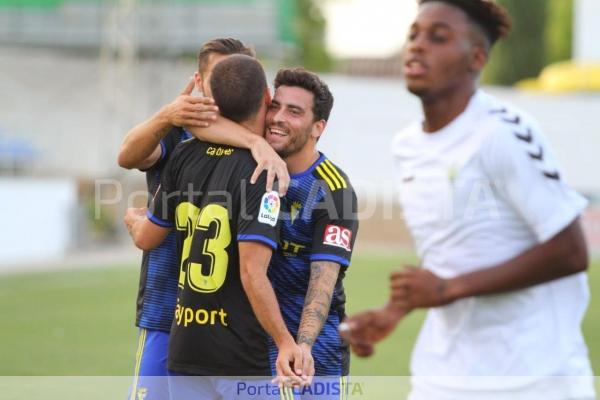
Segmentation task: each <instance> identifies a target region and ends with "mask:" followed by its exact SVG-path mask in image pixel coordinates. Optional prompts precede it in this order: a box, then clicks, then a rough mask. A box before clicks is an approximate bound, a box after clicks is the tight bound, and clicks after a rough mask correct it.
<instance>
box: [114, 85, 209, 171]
mask: <svg viewBox="0 0 600 400" xmlns="http://www.w3.org/2000/svg"><path fill="white" fill-rule="evenodd" d="M193 90H194V80H193V79H190V81H189V82H188V85H187V86H186V88H185V89H184V90H183V91H182V92H181V94H180V95H179V96H177V98H175V100H173V101H172V102H171V103H169V104H167V105H165V106H164V107H162V108H161V109H160V110H159V111H158V112H157V113H156V114H154V115H153V116H152V117H151V118H149V119H148V120H146V121H144V122H142V123H141V124H138V125H136V126H135V127H133V128H132V129H131V130H130V131H129V132H128V133H127V135H126V136H125V138H124V139H123V143H122V144H121V149H120V150H119V157H118V163H119V166H121V167H122V168H127V169H132V168H138V169H147V168H150V167H151V166H152V165H154V164H155V163H156V161H157V160H158V159H159V158H160V152H161V149H160V146H159V144H160V141H161V140H162V139H163V138H164V137H165V136H166V135H167V133H169V131H170V130H171V129H172V128H173V127H175V126H184V125H185V126H208V125H209V121H212V120H213V119H214V118H215V115H216V112H217V111H218V108H217V107H215V106H214V102H213V100H212V99H210V98H207V97H198V96H191V93H192V91H193Z"/></svg>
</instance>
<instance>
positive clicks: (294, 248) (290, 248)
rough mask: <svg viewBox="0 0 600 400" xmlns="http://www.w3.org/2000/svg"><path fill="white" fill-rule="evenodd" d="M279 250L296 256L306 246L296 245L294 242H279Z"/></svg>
mask: <svg viewBox="0 0 600 400" xmlns="http://www.w3.org/2000/svg"><path fill="white" fill-rule="evenodd" d="M280 245H281V250H282V251H284V252H290V253H292V254H293V255H297V254H298V253H299V252H300V250H302V249H304V248H306V246H304V245H301V244H298V243H294V242H290V241H288V240H281V243H280Z"/></svg>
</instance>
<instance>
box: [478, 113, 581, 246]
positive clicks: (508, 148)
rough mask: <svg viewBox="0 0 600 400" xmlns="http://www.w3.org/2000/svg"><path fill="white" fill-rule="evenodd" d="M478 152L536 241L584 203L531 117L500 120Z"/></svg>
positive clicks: (557, 229)
mask: <svg viewBox="0 0 600 400" xmlns="http://www.w3.org/2000/svg"><path fill="white" fill-rule="evenodd" d="M516 120H519V118H517V119H516ZM481 154H482V163H483V165H484V169H485V171H486V173H487V174H488V175H489V178H490V179H491V180H492V182H494V185H495V186H496V187H497V188H498V191H499V193H500V194H501V195H502V196H505V197H506V200H507V201H508V203H509V204H511V205H512V207H514V209H516V211H517V212H518V213H519V215H520V216H521V217H522V218H523V220H524V221H525V222H526V223H527V225H528V226H529V227H530V228H531V229H532V230H533V232H534V233H535V235H536V237H537V239H538V241H539V242H540V243H543V242H545V241H547V240H549V239H551V238H552V237H554V236H555V235H556V234H558V233H559V232H560V231H562V230H563V229H564V228H566V227H567V226H568V225H569V224H570V223H571V222H573V220H575V218H577V217H578V216H579V215H580V214H581V213H582V212H583V210H584V209H585V207H586V206H587V204H588V202H587V200H586V199H585V198H584V197H583V196H581V195H580V194H579V193H577V192H576V191H574V190H573V189H572V188H571V187H569V185H567V183H566V182H565V181H564V176H563V174H562V172H561V170H560V168H559V166H558V163H557V162H556V159H555V157H554V155H553V154H552V151H551V149H550V148H549V146H548V144H547V141H546V139H545V137H544V136H543V135H542V133H541V132H540V129H539V128H538V127H537V126H536V124H535V123H533V122H532V123H529V124H527V123H525V122H521V123H520V124H514V123H513V124H512V125H511V124H505V126H502V125H501V123H500V125H498V126H497V127H496V128H495V131H494V132H492V133H491V134H490V135H489V136H488V138H487V139H486V140H485V141H484V143H483V144H482V153H481Z"/></svg>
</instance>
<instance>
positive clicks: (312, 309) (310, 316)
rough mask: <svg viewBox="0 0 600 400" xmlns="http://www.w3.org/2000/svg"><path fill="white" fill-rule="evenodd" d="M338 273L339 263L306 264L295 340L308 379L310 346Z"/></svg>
mask: <svg viewBox="0 0 600 400" xmlns="http://www.w3.org/2000/svg"><path fill="white" fill-rule="evenodd" d="M339 272H340V264H338V263H335V262H330V261H315V262H312V263H311V264H310V280H309V282H308V291H307V292H306V297H305V299H304V308H303V309H302V318H301V320H300V327H299V329H298V336H297V338H296V341H297V343H298V345H299V346H300V348H302V355H303V359H304V362H303V371H302V377H303V378H304V379H307V380H308V382H310V381H311V380H312V377H313V375H314V374H315V368H314V360H313V358H312V346H313V345H314V344H315V341H316V340H317V336H319V333H320V332H321V329H322V328H323V324H324V323H325V321H326V320H327V315H329V308H330V307H331V298H332V296H333V290H334V288H335V283H336V282H337V279H338V275H339Z"/></svg>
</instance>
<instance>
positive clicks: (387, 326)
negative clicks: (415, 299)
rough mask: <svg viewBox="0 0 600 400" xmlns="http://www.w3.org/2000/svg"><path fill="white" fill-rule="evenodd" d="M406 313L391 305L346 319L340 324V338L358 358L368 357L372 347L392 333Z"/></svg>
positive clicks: (372, 349)
mask: <svg viewBox="0 0 600 400" xmlns="http://www.w3.org/2000/svg"><path fill="white" fill-rule="evenodd" d="M407 313H408V311H407V310H403V309H400V308H397V307H396V306H395V305H393V304H392V303H388V304H387V305H386V306H385V307H382V308H378V309H373V310H367V311H363V312H361V313H359V314H355V315H353V316H351V317H349V318H346V319H345V320H344V322H343V323H341V324H340V327H339V331H340V336H341V337H342V339H344V340H345V341H346V342H347V343H348V344H349V345H350V347H351V348H352V351H354V353H355V354H356V355H357V356H359V357H369V356H371V355H372V354H373V353H374V351H375V347H374V345H375V344H376V343H377V342H379V341H381V340H383V339H384V338H385V337H387V336H388V335H389V334H390V333H392V332H393V330H394V328H396V325H398V322H400V320H401V319H402V317H404V316H405V315H406V314H407Z"/></svg>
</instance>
